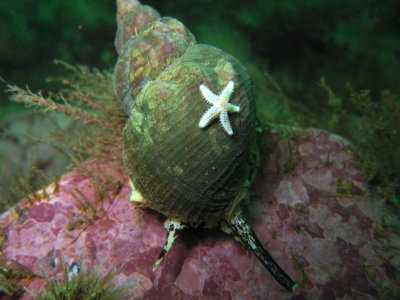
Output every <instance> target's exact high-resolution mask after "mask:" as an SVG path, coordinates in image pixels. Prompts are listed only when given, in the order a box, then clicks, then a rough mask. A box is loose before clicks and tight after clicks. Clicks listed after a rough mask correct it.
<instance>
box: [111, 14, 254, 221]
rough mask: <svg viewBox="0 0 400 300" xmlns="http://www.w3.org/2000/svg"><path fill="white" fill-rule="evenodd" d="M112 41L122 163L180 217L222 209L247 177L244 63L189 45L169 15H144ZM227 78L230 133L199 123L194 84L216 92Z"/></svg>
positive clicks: (202, 107) (154, 203) (150, 201)
mask: <svg viewBox="0 0 400 300" xmlns="http://www.w3.org/2000/svg"><path fill="white" fill-rule="evenodd" d="M147 12H149V11H147ZM147 12H144V11H143V10H141V12H140V13H142V14H143V13H147ZM137 13H138V11H137V10H134V11H132V12H131V13H130V14H129V15H127V16H126V17H128V18H130V17H132V18H134V17H135V16H136V14H137ZM150 13H151V12H150ZM126 17H124V19H125V18H126ZM129 23H132V21H126V20H125V21H124V22H121V23H120V27H119V30H125V31H124V32H126V31H127V30H126V29H124V26H125V25H124V24H129ZM128 31H129V30H128ZM117 37H118V35H117ZM120 40H121V41H122V42H117V44H118V45H119V47H120V57H119V60H118V63H117V65H116V68H115V78H114V87H115V89H116V94H117V97H118V99H119V100H120V102H121V103H122V106H123V107H124V109H125V111H126V112H127V113H128V114H129V115H130V117H129V120H128V122H127V124H126V126H125V129H124V132H123V140H124V163H125V166H126V169H127V171H128V174H129V177H130V179H131V180H132V182H133V184H134V186H135V187H136V189H137V190H138V191H139V192H140V193H141V194H142V196H143V197H144V199H145V200H144V201H145V204H146V205H147V206H149V207H151V208H153V209H155V210H157V211H159V212H160V213H162V214H164V215H165V216H167V217H174V218H178V219H180V220H183V221H193V222H200V221H207V220H210V219H214V218H215V219H220V218H224V217H227V216H229V214H230V213H231V212H232V210H233V209H234V208H235V206H236V205H237V202H238V201H239V200H240V194H241V192H242V190H243V188H244V184H245V181H246V179H247V174H248V172H247V160H248V154H249V147H250V144H251V140H252V138H253V136H254V132H255V103H254V100H253V96H252V90H251V83H250V80H249V75H248V73H247V72H246V70H245V68H244V67H243V65H242V64H241V63H240V62H239V61H238V60H237V59H235V58H234V57H232V56H231V55H228V54H227V53H225V52H223V51H222V50H220V49H218V48H215V47H211V46H208V45H196V42H195V39H194V36H193V35H192V34H191V33H190V32H189V30H187V29H186V27H185V26H184V25H183V24H182V23H180V22H179V21H177V20H175V19H172V18H161V19H157V20H154V21H152V22H149V24H147V25H146V26H145V27H144V28H143V30H142V31H140V32H137V33H136V32H135V34H134V35H132V37H131V39H127V40H126V41H125V40H124V38H120ZM229 81H233V82H234V91H233V93H232V95H231V97H230V103H232V104H234V105H237V106H240V112H239V113H235V114H230V115H229V119H230V123H231V125H232V128H233V130H234V134H233V135H232V136H230V135H228V134H227V133H226V132H225V131H224V130H223V129H222V127H221V125H220V124H219V123H218V121H216V120H215V121H214V122H212V123H211V124H210V125H209V126H207V127H206V128H199V126H198V123H199V120H200V118H201V116H202V115H203V113H204V112H205V111H206V110H207V109H208V108H209V107H210V104H208V103H207V102H206V101H205V100H204V99H203V98H202V95H201V92H200V90H199V86H200V85H201V84H204V85H206V86H207V87H208V88H209V89H210V90H212V91H213V92H214V93H215V94H219V93H220V91H222V90H223V88H224V87H225V86H226V85H227V83H228V82H229Z"/></svg>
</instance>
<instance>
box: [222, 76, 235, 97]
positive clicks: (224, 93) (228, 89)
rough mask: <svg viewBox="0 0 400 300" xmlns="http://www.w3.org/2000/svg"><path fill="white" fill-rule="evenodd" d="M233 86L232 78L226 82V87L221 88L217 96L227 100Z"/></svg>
mask: <svg viewBox="0 0 400 300" xmlns="http://www.w3.org/2000/svg"><path fill="white" fill-rule="evenodd" d="M233 86H234V83H233V81H232V80H231V81H229V82H228V84H227V85H226V87H225V88H224V89H223V90H222V92H221V94H220V95H219V97H221V98H225V99H227V100H229V98H230V97H231V95H232V93H233Z"/></svg>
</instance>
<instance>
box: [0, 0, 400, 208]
mask: <svg viewBox="0 0 400 300" xmlns="http://www.w3.org/2000/svg"><path fill="white" fill-rule="evenodd" d="M142 3H146V4H149V5H151V6H153V7H154V8H155V9H157V10H158V11H159V12H160V14H161V15H169V16H173V17H176V18H178V19H179V20H181V21H182V22H183V23H184V24H185V25H186V26H187V27H188V28H189V29H190V30H191V31H192V32H193V33H194V34H195V36H196V37H197V40H198V42H200V43H208V44H211V45H214V46H217V47H219V48H222V49H223V50H225V51H226V52H228V53H230V54H233V55H234V56H236V57H237V58H238V59H239V60H241V61H242V62H243V63H244V64H245V65H246V66H247V67H248V69H249V71H250V73H251V75H252V78H253V81H254V85H255V88H256V96H257V101H258V103H257V105H258V115H259V117H260V119H262V120H263V121H266V122H275V123H281V124H288V125H296V126H303V127H306V126H314V127H319V128H325V129H327V130H329V131H331V132H334V133H338V134H341V135H343V136H345V137H347V138H348V139H350V140H351V141H352V142H353V143H354V145H355V147H356V151H358V153H359V155H360V159H361V164H362V165H361V167H362V168H364V169H365V173H366V176H367V178H368V180H369V181H370V183H371V184H372V186H374V187H375V188H376V189H377V190H378V191H379V192H380V193H381V194H382V195H383V196H384V198H385V199H386V201H387V203H388V204H389V205H392V206H394V207H399V200H398V199H399V192H400V188H399V177H400V176H399V175H400V155H399V153H398V149H400V133H399V131H400V98H399V92H400V84H399V78H400V2H399V1H397V0H386V1H378V0H352V1H344V0H325V1H320V0H304V1H292V0H286V1H272V0H248V1H238V0H218V1H217V0H214V1H213V0H192V1H187V0H162V1H161V0H149V1H142ZM115 30H116V22H115V3H114V1H111V0H107V1H106V0H97V1H93V0H92V1H89V0H69V1H64V0H42V1H33V0H16V1H1V2H0V76H1V77H2V78H3V79H4V80H6V81H7V82H9V83H12V84H16V85H19V86H25V85H28V86H29V88H30V89H31V90H33V91H37V90H44V91H55V90H57V89H58V88H59V87H60V85H59V83H55V82H54V81H51V80H49V78H52V77H59V76H64V72H65V69H63V68H60V67H59V66H56V65H54V63H53V61H54V59H61V60H64V61H66V62H68V63H71V64H84V65H88V66H90V67H96V68H99V69H111V68H112V67H113V65H114V63H115V61H116V53H115V51H114V45H113V40H114V34H115ZM0 89H1V91H0V132H1V134H2V136H1V138H2V141H3V142H4V141H5V140H7V143H5V142H4V143H2V144H0V146H1V147H2V148H0V167H1V168H2V169H3V170H4V166H7V172H8V171H9V172H11V171H13V172H14V171H16V170H21V171H22V173H24V172H27V165H28V164H29V160H30V159H29V157H28V158H27V156H29V155H28V153H30V152H29V151H28V150H29V149H30V147H31V146H32V144H30V143H24V142H22V141H21V140H19V138H15V137H13V139H14V140H13V141H14V143H11V144H10V142H9V140H8V139H10V136H9V135H8V133H9V131H12V130H13V128H15V127H17V128H19V129H21V128H22V131H23V130H26V131H28V132H30V131H29V129H31V128H33V127H34V128H35V130H36V131H37V132H38V134H39V135H40V132H42V133H43V134H44V135H47V131H46V130H48V127H49V126H48V125H42V124H41V123H40V122H39V121H38V120H37V119H35V117H31V116H30V115H29V117H28V116H26V115H25V114H26V109H25V108H24V107H23V105H20V104H16V103H12V102H10V101H8V100H7V99H8V95H7V94H6V93H4V92H3V90H4V89H5V84H3V83H1V84H0ZM367 90H368V92H367ZM21 114H22V115H21ZM30 118H33V119H32V120H31V119H30ZM39 119H42V117H40V118H39ZM25 120H29V122H28V123H25V124H23V125H19V124H20V122H21V121H25ZM32 124H34V125H32ZM19 129H18V130H19ZM18 130H17V131H18ZM19 132H20V131H19ZM6 133H7V134H6ZM15 139H16V142H15ZM7 147H8V148H7ZM13 147H14V148H13ZM18 147H19V150H18V151H19V152H18V151H17V150H15V149H17V148H18ZM21 147H22V148H21ZM6 148H7V149H6ZM21 149H22V150H21ZM17 152H18V153H19V154H18V155H20V156H21V157H22V158H21V159H20V158H18V159H15V157H12V156H14V154H15V155H17V154H16V153H17ZM12 159H14V160H13V162H12V163H11V164H9V163H10V160H12ZM64 160H65V161H64ZM66 163H67V160H66V159H65V158H57V163H55V162H54V159H53V160H51V161H47V162H45V163H43V162H42V163H41V164H42V165H40V164H39V165H38V166H37V167H39V168H42V169H49V165H50V166H53V165H56V167H55V169H56V170H55V171H54V173H57V172H58V173H62V171H63V170H64V168H65V164H66ZM10 166H11V167H10ZM3 178H5V177H4V175H3ZM0 184H2V185H3V187H0V188H2V189H3V190H4V188H5V187H4V185H9V182H7V181H6V180H4V181H0ZM0 201H1V199H0ZM0 208H1V205H0Z"/></svg>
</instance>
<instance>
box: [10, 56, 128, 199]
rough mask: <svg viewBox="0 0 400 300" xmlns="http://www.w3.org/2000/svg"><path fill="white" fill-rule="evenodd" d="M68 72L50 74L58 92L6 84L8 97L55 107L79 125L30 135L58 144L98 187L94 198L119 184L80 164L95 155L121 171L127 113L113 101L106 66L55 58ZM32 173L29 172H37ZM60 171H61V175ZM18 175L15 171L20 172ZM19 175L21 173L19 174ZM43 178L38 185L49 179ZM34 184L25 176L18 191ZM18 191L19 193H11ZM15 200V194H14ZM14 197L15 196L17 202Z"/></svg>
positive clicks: (42, 107) (29, 189)
mask: <svg viewBox="0 0 400 300" xmlns="http://www.w3.org/2000/svg"><path fill="white" fill-rule="evenodd" d="M55 63H56V64H58V65H62V66H63V67H65V68H66V69H67V70H68V71H69V72H70V76H68V77H63V78H50V79H48V80H51V81H61V82H62V84H63V88H62V89H61V90H60V91H59V92H58V93H48V94H46V95H45V94H44V93H42V92H40V91H39V92H37V93H35V92H32V91H31V90H30V89H29V88H25V89H23V88H20V87H18V86H15V85H10V84H8V86H7V91H8V92H9V93H11V97H10V98H11V100H13V101H16V102H20V103H24V104H25V105H26V106H28V107H34V108H38V109H39V110H40V111H41V112H44V113H48V112H51V111H53V112H57V113H62V114H65V115H68V116H71V117H72V118H74V119H75V120H78V121H79V122H80V123H82V124H84V126H80V127H77V128H76V129H75V130H74V131H73V132H66V131H63V130H61V129H59V128H56V127H55V128H54V131H53V134H52V136H51V139H47V140H43V139H40V138H35V137H30V139H32V140H33V141H36V142H37V143H46V144H48V145H52V146H53V147H55V148H57V149H59V150H60V149H61V151H62V152H64V153H66V154H67V155H68V156H69V157H70V161H71V163H72V164H71V166H70V169H79V170H81V171H82V172H84V174H85V175H86V176H88V177H89V178H90V179H91V182H92V184H93V185H95V187H94V188H95V190H96V191H97V193H96V196H98V198H96V200H102V199H103V198H104V197H105V196H106V195H108V194H109V193H108V192H107V191H109V190H110V189H111V190H114V191H115V190H118V189H119V188H120V186H121V183H119V182H116V180H115V179H114V178H111V177H110V176H106V174H98V172H96V170H93V165H94V164H83V162H85V161H87V160H88V159H94V160H96V159H100V160H101V161H103V162H106V163H107V164H108V165H109V167H110V168H112V169H113V170H116V171H120V170H122V135H121V132H122V129H123V126H124V124H125V122H126V116H125V115H124V113H123V111H122V110H121V108H120V106H119V104H118V103H117V101H116V99H115V97H114V93H113V90H112V86H111V82H112V79H111V77H112V73H111V72H109V71H100V70H97V69H93V70H90V69H89V68H88V67H86V66H80V65H79V66H72V65H70V64H68V63H66V62H62V61H55ZM38 172H39V171H37V172H33V174H35V173H38ZM60 175H62V174H60ZM19 177H20V176H19ZM21 178H22V177H21ZM50 182H51V180H46V181H45V182H41V183H42V185H41V186H42V187H43V184H48V183H50ZM38 188H39V186H38V185H33V186H32V185H31V184H29V182H27V181H26V180H25V181H24V184H23V185H21V186H20V184H18V190H19V191H22V192H29V193H32V192H33V191H34V190H36V189H38ZM14 194H15V196H17V195H18V196H21V193H14ZM19 199H20V198H19ZM19 199H17V198H16V199H14V202H15V201H18V200H19Z"/></svg>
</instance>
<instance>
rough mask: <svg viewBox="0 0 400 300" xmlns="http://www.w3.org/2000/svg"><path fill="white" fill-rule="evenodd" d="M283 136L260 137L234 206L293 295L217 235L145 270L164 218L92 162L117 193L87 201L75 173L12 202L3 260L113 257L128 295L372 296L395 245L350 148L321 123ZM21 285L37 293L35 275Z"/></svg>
mask: <svg viewBox="0 0 400 300" xmlns="http://www.w3.org/2000/svg"><path fill="white" fill-rule="evenodd" d="M293 132H294V135H293V136H292V138H291V139H282V138H278V137H279V135H276V134H275V135H274V134H264V138H265V140H266V141H268V144H269V145H270V147H269V149H270V151H269V152H268V153H266V151H263V154H262V158H263V159H264V161H265V163H264V166H263V171H262V174H261V175H260V176H259V178H258V179H257V182H256V183H255V186H254V189H253V193H252V196H253V197H252V198H253V199H252V201H251V203H249V204H248V205H247V208H246V211H247V214H248V216H249V220H250V222H251V224H252V226H253V228H254V230H255V232H256V233H257V235H258V237H259V238H260V240H261V242H262V243H263V245H264V246H265V248H266V249H267V250H268V251H269V252H270V253H271V255H272V256H273V257H274V258H275V259H276V261H277V262H278V263H279V264H280V266H281V267H282V268H283V269H284V270H285V271H286V272H287V273H288V274H289V275H290V276H291V277H292V278H293V279H294V280H295V281H297V282H298V283H299V288H298V290H297V291H296V292H295V293H294V294H292V293H289V292H287V291H286V290H285V289H284V288H282V287H281V286H280V285H279V284H278V283H277V282H276V281H275V280H274V279H273V278H272V276H271V275H270V274H269V273H268V271H267V270H266V269H265V268H264V267H263V266H262V265H261V263H260V262H259V261H258V260H257V259H256V257H255V256H254V255H251V254H247V253H246V252H245V251H244V250H243V249H242V248H241V247H240V246H239V244H237V243H236V242H235V241H234V240H233V239H232V238H231V237H229V236H226V235H225V234H223V233H222V232H219V231H218V230H188V231H186V232H184V233H183V235H182V236H181V237H180V238H179V239H178V240H177V242H176V244H175V245H174V247H173V248H172V249H171V251H170V252H169V253H168V254H167V255H166V257H165V258H164V261H163V262H162V263H161V265H160V267H159V269H158V270H157V271H156V272H155V273H153V272H152V270H151V268H152V266H153V264H154V262H155V260H156V258H157V257H158V255H159V253H160V251H161V249H162V246H163V245H164V242H165V240H166V229H164V227H163V220H164V218H163V217H162V216H161V215H159V214H158V213H156V212H154V211H151V210H149V209H142V208H139V207H137V206H136V205H134V204H132V203H130V202H129V201H128V197H129V192H130V188H129V185H128V183H127V177H126V175H125V174H123V172H120V171H119V172H115V171H113V170H112V169H110V166H109V165H108V164H106V163H99V162H97V163H98V168H99V170H102V171H101V172H109V173H113V172H114V174H113V176H114V177H115V178H116V179H117V180H119V182H120V183H121V185H120V188H119V189H118V190H117V191H115V190H114V191H110V193H109V195H108V196H109V197H107V199H106V200H103V201H102V202H96V199H97V198H96V191H95V190H94V189H93V184H92V182H91V180H90V179H89V178H88V177H87V176H85V175H84V174H83V173H81V172H79V171H74V172H71V173H69V174H67V175H65V176H64V177H63V178H62V179H61V180H60V181H59V182H58V184H57V188H56V185H52V186H49V187H48V188H47V189H46V194H47V196H46V197H44V198H46V199H43V200H42V201H36V202H34V203H31V202H29V201H27V200H24V201H22V202H21V203H20V204H19V205H18V207H16V208H14V209H11V210H9V211H7V212H5V213H4V214H3V215H2V216H1V217H0V226H1V229H2V231H3V233H4V234H5V237H6V238H5V242H4V243H3V255H4V257H5V259H6V260H9V261H13V262H18V263H19V264H21V265H23V266H25V267H27V268H29V269H31V270H33V271H34V272H38V273H41V270H40V267H39V266H40V265H42V266H43V267H44V268H45V269H46V270H47V271H48V272H49V275H50V276H51V277H56V278H60V277H61V264H56V262H57V261H60V259H61V258H64V259H65V260H66V261H67V262H68V263H72V262H73V261H75V262H82V261H84V262H86V263H87V264H88V265H89V266H93V267H96V266H98V265H99V264H102V265H103V270H104V271H106V270H107V269H109V268H111V267H113V266H120V265H122V264H125V268H124V269H123V271H122V272H121V273H120V274H119V275H118V276H117V277H116V278H115V280H116V281H115V282H116V284H122V283H124V282H126V281H130V282H132V281H133V282H134V285H133V287H132V289H131V298H132V299H271V300H273V299H292V300H294V299H296V300H300V299H321V300H322V299H323V300H330V299H380V298H381V297H383V296H382V294H381V292H382V291H381V289H380V288H379V284H381V283H382V284H384V285H386V286H388V287H395V276H396V275H395V274H394V273H393V272H392V273H391V271H390V270H391V269H390V268H388V264H389V263H390V264H392V265H393V266H395V267H397V268H398V267H399V256H398V253H397V254H396V253H394V252H391V251H392V250H386V252H383V251H381V249H383V248H384V246H385V245H388V244H389V243H390V244H396V245H399V240H398V238H397V237H396V236H394V235H391V234H390V233H387V232H384V231H383V230H382V229H381V224H380V218H381V216H382V213H383V209H382V208H379V207H377V206H376V205H375V204H374V201H372V200H371V197H370V194H369V192H368V189H367V186H366V184H365V182H364V181H363V176H362V175H361V173H360V171H359V170H358V169H357V168H356V167H355V166H354V157H353V156H352V155H351V154H350V152H349V149H350V145H349V144H348V143H347V142H346V141H345V140H344V139H342V138H341V137H339V136H336V135H331V134H328V133H327V132H324V131H321V130H316V129H308V130H303V129H301V130H300V129H295V130H293ZM42 194H43V193H42ZM43 195H44V194H43ZM377 232H380V233H381V234H379V235H378V234H377ZM396 255H397V256H396ZM55 265H56V266H55ZM21 283H22V284H24V285H25V286H28V287H29V288H33V289H39V288H40V286H41V285H43V284H44V280H43V279H40V278H36V279H32V280H30V281H27V280H25V281H24V282H21ZM23 299H30V296H29V295H27V294H25V295H24V298H23Z"/></svg>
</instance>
